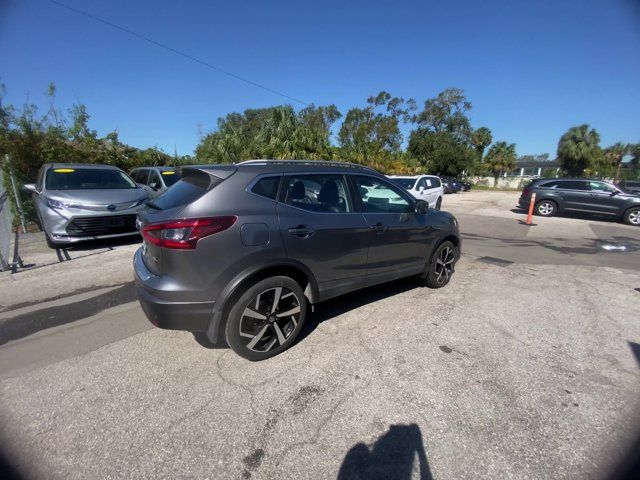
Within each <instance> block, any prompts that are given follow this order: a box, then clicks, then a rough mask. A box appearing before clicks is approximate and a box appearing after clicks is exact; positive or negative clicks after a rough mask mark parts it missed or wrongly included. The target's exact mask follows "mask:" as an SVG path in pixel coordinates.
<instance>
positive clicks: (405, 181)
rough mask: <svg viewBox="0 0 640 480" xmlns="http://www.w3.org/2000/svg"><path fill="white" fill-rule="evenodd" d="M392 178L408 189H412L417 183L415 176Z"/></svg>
mask: <svg viewBox="0 0 640 480" xmlns="http://www.w3.org/2000/svg"><path fill="white" fill-rule="evenodd" d="M391 180H393V181H394V182H395V183H396V184H398V185H400V186H401V187H402V188H406V189H407V190H411V189H412V188H413V186H414V185H415V184H416V179H415V178H392V179H391Z"/></svg>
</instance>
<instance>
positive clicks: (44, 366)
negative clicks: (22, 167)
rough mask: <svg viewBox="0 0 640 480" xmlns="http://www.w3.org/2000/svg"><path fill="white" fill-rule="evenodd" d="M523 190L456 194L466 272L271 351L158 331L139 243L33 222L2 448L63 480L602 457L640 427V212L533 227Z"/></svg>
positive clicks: (548, 471) (435, 474) (517, 466)
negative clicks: (145, 295)
mask: <svg viewBox="0 0 640 480" xmlns="http://www.w3.org/2000/svg"><path fill="white" fill-rule="evenodd" d="M516 199H517V194H516V193H510V192H504V193H497V192H485V191H478V192H470V193H464V194H458V195H448V196H447V197H445V201H444V203H443V208H444V209H447V210H450V211H452V212H453V213H454V214H455V215H456V216H457V217H458V219H459V222H460V225H461V230H462V232H463V251H464V255H463V258H462V260H461V261H460V263H459V264H458V268H457V271H456V274H455V276H454V279H453V281H452V283H451V284H450V285H448V286H447V287H445V288H443V289H440V290H429V289H426V288H421V287H420V286H418V284H417V283H416V282H415V281H413V280H410V279H409V280H403V281H400V282H396V283H393V284H387V285H382V286H378V287H374V288H370V289H367V290H363V291H360V292H356V293H353V294H350V295H347V296H345V297H342V298H340V299H335V300H333V301H331V302H327V303H326V304H321V305H319V308H317V309H316V312H315V313H314V314H313V315H312V316H311V317H310V318H309V319H308V325H307V328H306V330H305V332H304V335H303V338H302V339H301V340H300V341H299V342H298V343H297V344H296V345H295V346H294V347H293V348H291V349H290V350H288V351H286V352H285V353H283V354H281V355H279V356H277V357H275V358H273V359H270V360H268V361H265V362H261V363H250V362H247V361H245V360H243V359H242V358H240V357H238V356H236V355H234V354H233V352H231V351H230V350H228V349H224V348H208V347H211V346H206V345H205V346H203V345H201V344H200V343H198V342H197V341H196V340H195V339H194V337H193V335H191V334H189V333H185V332H171V331H162V330H158V329H155V328H152V326H151V325H150V324H149V323H148V322H147V321H146V319H145V318H144V315H143V314H142V312H141V310H140V308H139V307H138V305H137V304H136V303H135V301H133V300H134V298H133V297H132V292H131V285H130V283H129V282H130V281H131V275H132V273H131V255H132V254H133V251H134V250H135V249H136V248H137V244H136V243H135V242H133V241H132V242H118V243H112V244H102V245H93V246H88V247H82V248H75V249H71V248H70V249H67V251H66V252H65V251H58V252H56V251H54V250H47V249H46V247H43V241H42V239H40V240H39V239H38V236H33V237H31V238H27V239H25V241H24V243H23V244H22V246H21V256H22V257H23V260H24V261H25V263H27V264H33V265H34V266H33V267H32V268H31V269H27V270H25V271H21V272H18V273H16V274H13V275H11V274H8V273H7V274H2V277H0V305H1V308H2V311H0V415H1V417H2V422H0V437H1V439H2V440H1V444H2V446H3V449H4V453H5V455H7V457H8V458H9V459H10V461H12V462H13V463H14V464H15V465H16V466H17V467H18V468H19V469H20V470H21V471H24V472H25V473H27V474H28V475H32V476H37V477H46V478H123V477H124V478H151V477H153V478H322V479H324V478H436V479H440V478H593V477H599V476H604V475H606V474H607V473H608V472H610V470H611V469H612V468H613V466H614V465H615V464H616V462H617V461H618V460H619V459H620V457H621V456H622V455H624V454H625V453H626V450H627V448H628V447H630V446H631V443H632V441H633V440H634V439H635V437H636V436H637V434H638V433H639V432H640V323H639V322H638V312H639V311H640V290H639V289H640V255H638V250H639V249H640V229H638V228H634V227H630V226H626V225H622V224H619V223H616V222H612V221H610V220H606V219H600V218H578V219H576V218H562V217H558V218H539V217H534V218H535V223H536V225H535V226H532V227H528V226H524V225H522V224H521V223H520V221H521V220H523V219H524V214H523V213H522V212H519V211H515V210H513V209H514V207H515V204H516ZM611 246H614V247H616V248H618V249H620V250H615V249H614V250H611V249H610V248H609V247H611ZM622 248H623V250H622Z"/></svg>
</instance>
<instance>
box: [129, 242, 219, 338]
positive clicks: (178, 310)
mask: <svg viewBox="0 0 640 480" xmlns="http://www.w3.org/2000/svg"><path fill="white" fill-rule="evenodd" d="M133 271H134V277H135V285H136V293H137V294H138V300H139V301H140V305H141V306H142V310H143V311H144V313H145V315H146V316H147V318H148V319H149V321H150V322H151V323H153V324H154V325H155V326H156V327H159V328H165V329H168V330H186V331H189V332H206V331H207V330H208V328H209V324H210V322H211V319H212V315H213V306H214V304H215V302H178V301H175V300H172V299H168V298H167V297H170V296H172V294H173V295H174V296H175V292H169V291H163V290H159V289H155V288H153V287H152V284H153V283H154V282H155V283H158V285H155V286H159V284H160V281H159V277H158V276H156V275H153V274H152V273H151V272H150V271H149V269H148V268H147V267H146V266H145V264H144V262H143V261H142V249H138V250H137V251H136V253H135V255H134V257H133Z"/></svg>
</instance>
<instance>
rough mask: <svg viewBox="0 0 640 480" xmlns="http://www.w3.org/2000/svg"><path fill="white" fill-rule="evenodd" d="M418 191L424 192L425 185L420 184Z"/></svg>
mask: <svg viewBox="0 0 640 480" xmlns="http://www.w3.org/2000/svg"><path fill="white" fill-rule="evenodd" d="M418 191H419V192H420V193H422V192H424V185H420V187H418Z"/></svg>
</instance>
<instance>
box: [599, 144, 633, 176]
mask: <svg viewBox="0 0 640 480" xmlns="http://www.w3.org/2000/svg"><path fill="white" fill-rule="evenodd" d="M630 149H631V145H627V144H624V143H622V142H618V143H616V144H614V145H611V146H610V147H608V148H606V149H605V150H604V155H603V156H604V159H605V161H606V162H607V163H608V164H609V165H610V166H611V167H613V168H614V169H615V176H614V180H613V181H614V182H616V183H617V182H618V180H620V168H621V167H622V159H623V158H624V156H625V155H626V154H627V153H629V151H630Z"/></svg>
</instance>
